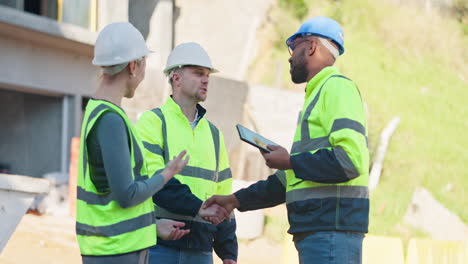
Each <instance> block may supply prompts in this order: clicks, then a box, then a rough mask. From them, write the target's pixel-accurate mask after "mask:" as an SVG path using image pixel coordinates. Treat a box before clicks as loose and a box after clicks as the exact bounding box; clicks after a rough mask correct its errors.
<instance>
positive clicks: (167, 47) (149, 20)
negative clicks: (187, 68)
mask: <svg viewBox="0 0 468 264" xmlns="http://www.w3.org/2000/svg"><path fill="white" fill-rule="evenodd" d="M172 12H173V0H138V1H128V0H122V1H114V0H100V1H99V5H98V30H100V29H102V28H103V27H104V26H105V25H107V24H109V23H112V22H121V21H129V22H130V23H132V24H133V25H134V26H135V27H136V28H138V30H140V32H141V33H142V35H143V37H144V38H145V40H146V43H147V45H148V47H149V48H150V50H152V51H154V52H153V53H152V54H150V55H149V56H148V57H147V60H146V77H145V80H144V81H143V82H142V83H141V84H140V86H139V87H138V89H137V91H136V93H135V96H134V97H133V98H132V99H126V98H124V100H123V102H122V107H123V108H124V109H125V111H126V112H127V114H128V116H129V117H130V119H131V120H132V121H136V120H137V118H138V115H139V114H141V113H142V112H144V111H146V110H148V109H152V108H154V107H157V106H160V105H161V104H162V103H163V102H164V98H166V97H167V96H168V95H169V93H170V92H169V90H170V87H169V85H168V83H167V81H166V79H165V76H164V75H163V73H162V69H163V67H164V65H165V63H166V59H167V56H169V53H170V52H171V50H172V42H173V40H172V39H173V15H172Z"/></svg>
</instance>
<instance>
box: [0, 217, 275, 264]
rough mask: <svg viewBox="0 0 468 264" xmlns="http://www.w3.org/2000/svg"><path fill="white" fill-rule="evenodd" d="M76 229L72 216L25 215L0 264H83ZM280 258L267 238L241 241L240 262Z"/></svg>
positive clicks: (263, 263)
mask: <svg viewBox="0 0 468 264" xmlns="http://www.w3.org/2000/svg"><path fill="white" fill-rule="evenodd" d="M74 228H75V222H74V218H72V217H65V216H50V215H42V216H36V215H32V214H26V215H25V216H24V217H23V219H22V220H21V222H20V223H19V225H18V227H17V228H16V230H15V232H14V233H13V235H12V237H11V238H10V240H9V242H8V243H7V245H6V247H5V248H4V249H3V252H2V253H1V254H0V264H23V263H34V264H62V263H67V264H78V263H81V257H80V254H79V249H78V244H77V242H76V237H75V230H74ZM281 259H282V244H281V243H275V242H274V241H272V240H271V239H268V238H267V237H265V236H263V237H259V238H257V239H253V240H240V242H239V259H238V263H243V264H249V263H256V264H267V263H281ZM214 260H215V261H214V263H215V264H220V263H222V262H221V261H220V260H219V259H218V258H217V257H214Z"/></svg>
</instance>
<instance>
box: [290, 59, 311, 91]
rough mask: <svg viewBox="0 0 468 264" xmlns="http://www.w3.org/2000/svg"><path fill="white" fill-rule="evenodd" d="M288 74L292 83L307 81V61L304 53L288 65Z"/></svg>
mask: <svg viewBox="0 0 468 264" xmlns="http://www.w3.org/2000/svg"><path fill="white" fill-rule="evenodd" d="M290 65H291V66H290V67H291V70H290V74H291V80H292V81H293V83H296V84H299V83H304V82H306V81H307V75H308V72H307V67H306V66H307V60H306V56H305V51H304V52H303V54H302V55H301V56H299V57H298V58H297V59H296V60H295V61H292V62H291V63H290Z"/></svg>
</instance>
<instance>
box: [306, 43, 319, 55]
mask: <svg viewBox="0 0 468 264" xmlns="http://www.w3.org/2000/svg"><path fill="white" fill-rule="evenodd" d="M317 48H318V47H317V41H316V40H315V39H311V40H310V47H309V48H308V49H307V50H306V53H307V56H312V55H313V54H314V53H315V50H316V49H317Z"/></svg>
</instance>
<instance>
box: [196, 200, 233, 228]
mask: <svg viewBox="0 0 468 264" xmlns="http://www.w3.org/2000/svg"><path fill="white" fill-rule="evenodd" d="M198 215H199V216H201V217H203V219H205V220H207V221H210V222H211V223H212V224H213V225H217V224H219V223H221V222H222V221H224V219H228V218H229V213H228V212H227V211H226V209H224V207H222V206H219V205H217V204H212V205H210V206H209V207H205V204H203V205H202V206H201V208H200V210H199V211H198Z"/></svg>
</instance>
